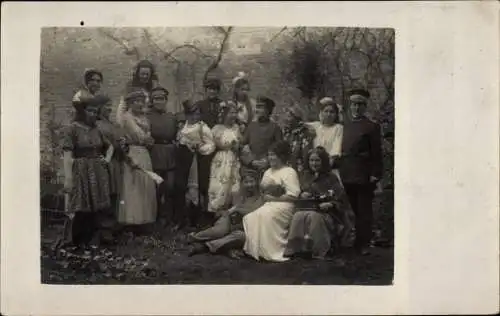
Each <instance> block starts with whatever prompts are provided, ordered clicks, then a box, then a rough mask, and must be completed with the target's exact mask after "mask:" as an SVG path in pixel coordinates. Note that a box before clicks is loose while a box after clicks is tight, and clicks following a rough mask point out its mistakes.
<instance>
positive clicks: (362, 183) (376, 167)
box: [339, 89, 382, 254]
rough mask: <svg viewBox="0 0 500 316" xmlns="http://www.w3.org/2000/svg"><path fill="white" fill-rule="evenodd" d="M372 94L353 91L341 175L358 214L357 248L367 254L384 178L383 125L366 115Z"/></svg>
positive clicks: (343, 146)
mask: <svg viewBox="0 0 500 316" xmlns="http://www.w3.org/2000/svg"><path fill="white" fill-rule="evenodd" d="M369 98H370V93H369V92H368V91H366V90H364V89H355V90H352V91H351V93H350V97H349V101H350V103H349V110H350V114H351V120H349V121H347V122H345V125H344V133H343V139H342V159H341V161H340V168H339V172H340V176H341V178H342V182H343V184H344V187H345V190H346V193H347V196H348V197H349V201H350V203H351V206H352V209H353V211H354V213H355V215H356V224H355V226H356V241H355V245H354V246H355V249H356V250H358V251H359V252H361V253H362V254H367V253H368V251H367V248H368V246H369V245H370V242H371V238H372V222H373V208H372V202H373V196H374V190H375V188H376V185H377V183H378V181H379V180H380V178H381V177H382V145H381V143H382V139H381V138H382V135H381V131H380V125H379V124H377V123H375V122H373V121H371V120H369V119H368V118H367V117H366V116H365V112H366V108H367V103H368V100H369Z"/></svg>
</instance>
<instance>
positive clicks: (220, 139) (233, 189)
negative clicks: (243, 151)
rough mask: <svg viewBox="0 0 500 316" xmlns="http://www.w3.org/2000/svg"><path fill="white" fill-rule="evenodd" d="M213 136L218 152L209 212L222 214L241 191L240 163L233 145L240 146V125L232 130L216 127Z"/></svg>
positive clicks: (210, 190) (213, 167)
mask: <svg viewBox="0 0 500 316" xmlns="http://www.w3.org/2000/svg"><path fill="white" fill-rule="evenodd" d="M212 134H213V137H214V142H215V145H216V148H217V151H216V154H215V156H214V158H213V159H212V165H211V169H210V183H209V188H208V199H209V200H208V211H209V212H220V211H222V210H226V209H227V208H228V206H229V205H230V204H231V201H232V197H233V196H234V195H235V194H236V193H237V192H238V191H239V183H240V161H239V159H238V153H236V152H235V151H233V149H232V145H233V143H236V144H240V142H241V134H240V130H239V126H238V125H234V126H233V127H231V128H228V127H226V126H224V125H216V126H215V127H214V128H213V129H212Z"/></svg>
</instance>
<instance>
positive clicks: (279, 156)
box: [243, 141, 300, 262]
mask: <svg viewBox="0 0 500 316" xmlns="http://www.w3.org/2000/svg"><path fill="white" fill-rule="evenodd" d="M290 154H291V150H290V145H289V144H288V143H287V142H286V141H279V142H277V143H275V144H274V145H273V146H272V147H271V148H270V149H269V154H268V160H269V165H270V166H271V167H270V168H269V169H267V170H266V172H264V175H263V177H262V181H261V189H262V190H263V191H264V192H265V191H267V190H269V188H270V187H271V188H275V187H276V186H280V187H282V188H283V190H284V194H281V195H279V196H275V195H273V194H265V195H264V201H265V202H266V203H265V204H264V205H263V206H262V207H260V208H259V209H257V210H256V211H254V212H252V213H250V214H248V215H246V216H245V217H243V226H244V229H245V235H246V241H245V246H244V248H243V250H244V251H245V252H246V253H247V254H248V255H250V256H251V257H253V258H254V259H256V260H259V259H260V258H263V259H265V260H268V261H277V262H280V261H286V260H288V258H285V257H284V256H283V254H284V251H285V246H286V242H287V235H288V228H289V226H290V222H291V221H292V217H293V212H294V201H295V200H296V198H298V196H299V194H300V184H299V178H298V175H297V172H296V171H295V169H293V168H291V167H289V166H288V165H287V164H286V163H287V161H288V159H289V158H290ZM273 191H274V189H273ZM274 193H275V194H276V193H283V192H274ZM276 195H278V194H276Z"/></svg>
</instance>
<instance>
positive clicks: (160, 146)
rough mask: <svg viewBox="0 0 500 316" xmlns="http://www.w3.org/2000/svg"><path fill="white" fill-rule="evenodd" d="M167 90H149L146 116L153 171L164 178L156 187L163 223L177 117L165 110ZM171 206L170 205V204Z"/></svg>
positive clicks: (169, 193)
mask: <svg viewBox="0 0 500 316" xmlns="http://www.w3.org/2000/svg"><path fill="white" fill-rule="evenodd" d="M168 94H169V93H168V90H167V89H165V88H163V87H161V86H157V87H155V88H153V89H152V90H151V102H152V107H151V110H150V111H149V112H148V114H147V116H148V119H149V122H150V124H151V136H152V137H153V139H154V141H155V143H154V145H153V146H152V148H151V150H150V154H151V162H152V164H153V171H154V172H155V173H157V174H158V175H159V176H161V177H162V178H163V179H164V182H162V184H160V186H159V187H158V189H157V201H158V203H157V204H158V217H159V219H160V221H161V223H162V224H163V225H165V224H166V222H167V217H168V216H167V213H168V209H167V206H168V205H169V204H171V203H168V202H169V201H170V200H171V199H172V197H173V196H172V192H173V189H174V187H173V185H174V171H175V149H176V145H175V139H176V135H177V128H178V127H177V125H178V124H177V118H176V116H175V114H173V113H170V112H167V102H168ZM170 207H172V205H170Z"/></svg>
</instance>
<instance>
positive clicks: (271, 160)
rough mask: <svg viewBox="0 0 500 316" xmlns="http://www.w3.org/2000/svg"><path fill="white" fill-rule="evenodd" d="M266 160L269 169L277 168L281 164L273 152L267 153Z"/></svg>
mask: <svg viewBox="0 0 500 316" xmlns="http://www.w3.org/2000/svg"><path fill="white" fill-rule="evenodd" d="M267 159H268V160H269V166H270V167H271V168H277V167H280V166H281V165H282V164H283V162H282V161H281V159H280V158H279V157H278V156H277V155H276V153H275V152H273V151H269V153H268V154H267Z"/></svg>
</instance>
